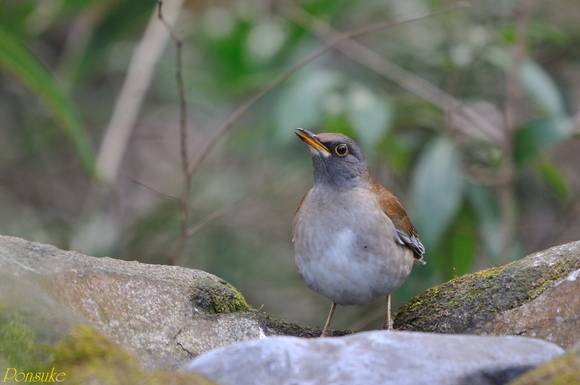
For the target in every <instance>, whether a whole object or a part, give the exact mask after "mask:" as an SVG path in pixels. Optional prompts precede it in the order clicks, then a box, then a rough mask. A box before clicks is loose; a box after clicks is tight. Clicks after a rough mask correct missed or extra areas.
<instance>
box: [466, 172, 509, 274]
mask: <svg viewBox="0 0 580 385" xmlns="http://www.w3.org/2000/svg"><path fill="white" fill-rule="evenodd" d="M466 191H467V198H468V200H469V203H470V205H471V207H472V208H473V211H474V212H475V215H476V216H477V223H478V225H479V232H480V234H481V237H482V244H483V246H484V248H485V251H486V253H487V254H488V256H489V259H490V264H494V263H499V256H500V254H501V249H500V247H501V245H500V242H499V239H501V217H500V210H499V205H498V202H497V197H496V196H494V195H493V194H491V193H489V192H488V191H487V190H486V189H485V188H483V187H481V186H478V185H475V184H473V183H467V184H466Z"/></svg>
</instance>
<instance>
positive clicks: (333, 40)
mask: <svg viewBox="0 0 580 385" xmlns="http://www.w3.org/2000/svg"><path fill="white" fill-rule="evenodd" d="M284 4H285V5H287V4H289V3H288V2H284ZM462 6H465V3H457V4H454V5H452V6H449V7H444V8H441V9H440V10H437V11H432V12H425V13H420V14H417V15H412V16H408V17H401V18H398V19H395V20H392V21H385V22H380V23H376V24H372V25H369V26H367V27H363V28H359V29H356V30H353V31H349V32H344V33H340V34H339V33H334V35H333V36H332V37H329V38H328V39H327V43H326V44H325V45H324V46H322V47H320V48H319V49H317V50H316V51H314V52H312V53H311V54H310V55H308V56H307V57H305V58H304V59H302V60H300V61H299V62H298V63H296V64H295V65H294V66H292V67H291V68H290V69H288V70H287V71H286V72H284V73H282V74H281V75H280V76H278V77H277V78H275V79H274V80H272V81H271V82H270V83H268V84H267V85H266V86H265V87H264V88H262V89H261V90H259V91H258V92H257V93H256V94H255V95H253V96H252V97H251V98H249V99H248V100H247V101H245V102H244V103H243V104H242V105H241V106H240V107H238V109H237V110H236V111H234V113H233V114H232V115H231V116H230V117H229V118H228V119H227V120H226V121H225V122H224V123H223V124H222V125H221V127H219V128H218V129H217V131H216V132H215V133H214V134H213V135H212V137H211V138H210V139H209V140H208V141H207V142H206V143H205V144H204V146H203V147H202V148H201V150H200V151H199V152H198V153H197V155H196V157H195V158H194V159H193V161H192V162H191V164H190V165H189V167H188V170H187V171H188V174H189V175H193V174H194V173H195V171H196V170H197V169H198V167H199V165H200V164H201V163H202V162H203V161H204V159H205V158H206V157H207V156H208V155H209V153H210V151H211V150H212V149H213V147H214V146H215V145H216V143H217V142H218V141H219V140H220V139H221V138H222V137H223V136H224V135H225V134H226V133H227V132H228V131H229V130H230V129H231V127H232V126H233V124H234V123H236V122H237V121H238V120H239V119H240V118H241V117H242V116H243V115H244V114H245V113H246V112H247V111H248V110H249V109H250V108H251V107H252V106H253V105H254V104H255V103H256V102H257V101H258V100H260V99H261V98H262V97H263V96H264V95H265V94H267V93H268V92H269V91H271V90H272V89H273V88H274V87H276V86H278V85H279V84H280V83H282V82H283V81H284V80H286V79H287V78H288V77H290V75H292V74H294V73H295V72H296V71H298V70H299V69H301V68H302V67H304V66H305V65H306V64H308V63H310V62H311V61H313V60H314V59H316V58H318V57H319V56H321V55H322V54H324V53H325V52H326V51H328V50H330V49H332V48H335V47H337V46H340V45H341V44H343V43H344V42H346V41H348V40H349V39H352V38H354V37H357V36H361V35H364V34H368V33H371V32H375V31H378V30H380V29H384V28H388V27H392V26H394V25H399V24H403V23H408V22H411V21H416V20H420V19H424V18H426V17H429V16H432V15H435V14H439V13H443V12H448V11H451V10H454V9H456V8H459V7H462ZM482 119H483V118H482Z"/></svg>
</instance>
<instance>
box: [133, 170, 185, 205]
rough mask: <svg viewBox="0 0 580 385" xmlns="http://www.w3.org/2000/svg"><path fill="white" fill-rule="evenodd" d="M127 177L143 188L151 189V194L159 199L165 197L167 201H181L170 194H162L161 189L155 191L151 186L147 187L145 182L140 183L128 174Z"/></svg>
mask: <svg viewBox="0 0 580 385" xmlns="http://www.w3.org/2000/svg"><path fill="white" fill-rule="evenodd" d="M128 178H129V179H131V182H133V183H135V184H136V185H137V186H141V187H143V188H144V189H146V190H149V191H151V192H152V193H153V194H155V195H157V196H158V197H159V198H161V199H165V200H168V201H171V202H175V203H181V201H180V200H179V199H178V198H176V197H174V196H172V195H168V194H164V193H162V192H161V191H157V190H155V189H154V188H153V187H149V186H147V185H146V184H144V183H141V182H139V181H138V180H136V179H134V178H132V177H130V176H128Z"/></svg>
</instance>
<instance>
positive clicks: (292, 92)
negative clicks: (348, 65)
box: [274, 70, 343, 141]
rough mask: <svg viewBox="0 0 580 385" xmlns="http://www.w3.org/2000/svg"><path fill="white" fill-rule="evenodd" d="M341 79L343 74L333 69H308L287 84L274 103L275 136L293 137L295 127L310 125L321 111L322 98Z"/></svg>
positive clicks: (307, 126)
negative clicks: (308, 70) (294, 80)
mask: <svg viewBox="0 0 580 385" xmlns="http://www.w3.org/2000/svg"><path fill="white" fill-rule="evenodd" d="M342 81H343V78H342V76H341V75H340V74H338V73H336V72H332V71H324V70H317V71H312V72H307V73H306V74H304V75H303V76H301V77H300V78H299V79H298V80H297V82H296V83H294V84H291V85H289V86H288V87H287V88H286V89H285V91H284V93H283V94H282V95H280V98H279V99H278V101H277V103H276V106H275V110H274V119H275V121H276V130H277V132H276V137H277V138H278V139H279V140H281V141H288V140H290V139H291V138H293V137H294V129H296V128H297V127H303V128H306V129H308V130H310V129H312V126H313V125H314V124H317V123H319V121H320V119H321V118H322V115H323V111H322V108H321V105H320V102H321V99H322V98H323V97H324V96H325V95H327V94H328V93H329V92H330V91H331V90H333V89H335V88H336V87H338V86H339V85H340V84H342Z"/></svg>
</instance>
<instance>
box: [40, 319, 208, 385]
mask: <svg viewBox="0 0 580 385" xmlns="http://www.w3.org/2000/svg"><path fill="white" fill-rule="evenodd" d="M49 350H50V351H51V353H52V356H53V357H54V358H53V359H52V360H51V361H50V362H49V363H48V365H47V366H46V369H45V370H46V371H50V370H51V368H55V369H56V370H57V371H58V372H59V373H60V372H62V373H66V378H65V380H66V381H64V382H67V383H69V382H70V383H71V384H89V383H90V384H103V385H117V384H119V385H124V384H148V385H156V384H159V385H173V384H175V385H177V384H184V385H185V384H191V385H210V384H214V383H213V382H212V381H209V380H207V379H205V378H203V377H199V376H197V375H194V374H188V373H179V372H174V371H169V370H152V371H146V370H144V369H143V368H142V367H141V366H140V365H139V362H138V361H137V359H136V358H135V357H133V356H132V355H130V354H129V353H128V352H127V351H125V350H123V349H122V348H121V347H119V346H118V345H116V344H114V343H113V342H111V341H110V340H108V339H107V338H105V337H103V336H102V335H101V334H99V333H98V332H96V331H95V330H94V329H92V328H90V327H88V326H86V325H80V326H78V327H77V328H76V329H74V330H73V331H72V333H71V334H70V335H69V336H68V337H67V338H66V339H64V340H63V341H61V342H60V343H59V344H57V345H56V346H54V347H51V348H50V349H49Z"/></svg>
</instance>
